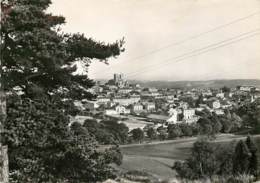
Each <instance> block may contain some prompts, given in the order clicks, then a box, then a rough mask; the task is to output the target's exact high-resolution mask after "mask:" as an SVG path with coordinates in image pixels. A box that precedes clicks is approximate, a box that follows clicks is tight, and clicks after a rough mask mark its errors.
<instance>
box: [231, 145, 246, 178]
mask: <svg viewBox="0 0 260 183" xmlns="http://www.w3.org/2000/svg"><path fill="white" fill-rule="evenodd" d="M233 161H234V162H233V172H234V174H243V173H248V168H249V163H250V151H249V149H248V147H247V145H246V143H245V142H244V141H242V140H240V141H239V142H238V143H237V145H236V148H235V154H234V159H233Z"/></svg>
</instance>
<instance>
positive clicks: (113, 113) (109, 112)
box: [105, 109, 117, 115]
mask: <svg viewBox="0 0 260 183" xmlns="http://www.w3.org/2000/svg"><path fill="white" fill-rule="evenodd" d="M105 114H106V115H117V111H116V110H114V109H107V110H105Z"/></svg>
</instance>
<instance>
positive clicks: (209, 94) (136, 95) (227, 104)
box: [78, 74, 260, 125]
mask: <svg viewBox="0 0 260 183" xmlns="http://www.w3.org/2000/svg"><path fill="white" fill-rule="evenodd" d="M91 92H92V93H94V94H95V95H96V96H97V97H96V99H95V100H93V101H89V100H83V101H80V102H79V103H80V104H78V106H80V107H81V108H82V109H84V110H87V111H90V112H91V111H92V112H93V111H99V112H101V113H103V115H106V116H112V117H115V118H116V117H118V118H121V117H122V116H124V117H126V118H128V119H131V120H135V121H136V122H137V123H138V118H137V117H140V118H142V120H144V121H147V122H151V123H154V124H158V123H160V124H164V125H167V124H178V123H188V124H191V123H195V122H197V121H198V120H199V115H197V114H198V113H199V112H201V111H203V110H207V111H210V112H212V113H215V114H217V115H224V113H225V110H226V109H231V108H232V107H234V106H238V105H242V104H243V103H244V102H253V101H254V100H255V99H256V98H259V97H260V94H259V93H260V91H259V89H258V88H257V87H254V86H239V87H236V88H226V87H223V88H217V89H212V88H203V89H202V88H192V89H187V88H185V89H178V88H160V89H157V88H152V87H151V88H145V87H141V86H140V85H139V84H138V83H135V84H129V82H128V81H127V80H126V78H125V76H124V75H123V74H114V78H113V79H111V80H109V81H108V82H106V83H101V82H97V83H96V85H95V86H94V87H93V88H91Z"/></svg>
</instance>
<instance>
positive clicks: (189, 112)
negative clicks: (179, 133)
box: [183, 109, 195, 120]
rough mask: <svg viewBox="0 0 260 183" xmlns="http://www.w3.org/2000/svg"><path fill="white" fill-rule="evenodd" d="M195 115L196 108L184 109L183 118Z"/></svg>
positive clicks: (187, 118) (190, 117)
mask: <svg viewBox="0 0 260 183" xmlns="http://www.w3.org/2000/svg"><path fill="white" fill-rule="evenodd" d="M194 116H195V109H185V110H183V119H184V120H189V119H192V118H193V117H194Z"/></svg>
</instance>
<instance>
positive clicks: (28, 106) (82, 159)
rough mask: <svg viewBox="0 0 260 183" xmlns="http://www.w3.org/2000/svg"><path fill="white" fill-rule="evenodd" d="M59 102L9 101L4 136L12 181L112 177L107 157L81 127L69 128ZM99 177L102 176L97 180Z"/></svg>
mask: <svg viewBox="0 0 260 183" xmlns="http://www.w3.org/2000/svg"><path fill="white" fill-rule="evenodd" d="M59 102H60V101H59V100H56V99H52V100H51V101H49V100H37V101H36V100H30V99H29V98H20V97H19V96H12V97H9V99H8V100H7V109H8V110H7V114H8V117H7V121H6V125H5V131H4V133H3V137H4V142H5V143H6V144H7V145H8V147H9V165H10V171H11V175H12V176H13V177H12V178H15V179H17V180H19V181H20V182H28V183H30V182H32V183H36V182H56V181H58V180H64V181H65V180H67V181H71V182H84V181H86V180H89V181H96V180H102V179H105V178H108V177H111V176H113V173H112V172H113V171H112V168H111V167H110V166H109V164H110V163H113V162H118V160H116V159H115V158H111V157H110V156H108V155H109V154H111V153H112V152H110V151H106V152H105V153H102V152H98V151H97V145H98V144H97V142H96V141H95V139H93V138H92V137H91V136H90V135H89V132H88V131H87V130H86V128H83V127H82V126H81V125H80V124H79V123H73V124H72V125H71V128H69V127H68V124H69V118H68V116H67V115H65V113H64V112H63V108H62V106H60V105H59ZM97 175H99V176H97Z"/></svg>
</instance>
